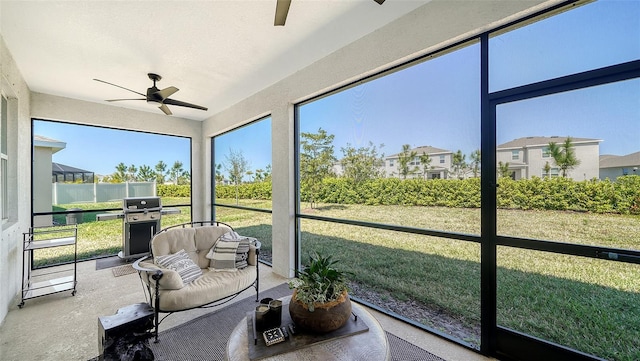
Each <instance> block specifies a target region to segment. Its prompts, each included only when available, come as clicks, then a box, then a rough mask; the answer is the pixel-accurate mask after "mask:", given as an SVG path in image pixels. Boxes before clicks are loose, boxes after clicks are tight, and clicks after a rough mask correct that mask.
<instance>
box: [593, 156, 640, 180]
mask: <svg viewBox="0 0 640 361" xmlns="http://www.w3.org/2000/svg"><path fill="white" fill-rule="evenodd" d="M633 174H636V175H640V152H635V153H631V154H627V155H612V154H603V155H601V156H600V179H602V180H605V179H607V178H609V179H611V180H616V179H617V178H618V177H621V176H624V175H633Z"/></svg>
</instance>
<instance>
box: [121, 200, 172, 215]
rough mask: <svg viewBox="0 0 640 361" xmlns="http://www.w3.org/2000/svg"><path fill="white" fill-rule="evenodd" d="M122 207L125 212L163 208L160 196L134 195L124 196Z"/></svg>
mask: <svg viewBox="0 0 640 361" xmlns="http://www.w3.org/2000/svg"><path fill="white" fill-rule="evenodd" d="M122 208H123V209H124V211H125V212H127V211H129V212H131V211H134V212H135V211H144V210H148V211H152V210H154V211H155V210H160V208H162V206H161V203H160V197H133V198H123V199H122Z"/></svg>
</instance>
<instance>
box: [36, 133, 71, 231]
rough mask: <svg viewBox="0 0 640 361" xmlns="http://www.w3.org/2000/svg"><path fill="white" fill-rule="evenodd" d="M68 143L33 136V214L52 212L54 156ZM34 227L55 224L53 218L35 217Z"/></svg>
mask: <svg viewBox="0 0 640 361" xmlns="http://www.w3.org/2000/svg"><path fill="white" fill-rule="evenodd" d="M66 146H67V143H65V142H61V141H59V140H55V139H51V138H46V137H43V136H40V135H34V136H33V212H34V213H36V212H51V209H52V204H53V202H52V200H53V196H52V194H51V175H52V171H53V170H52V166H53V162H52V161H51V159H52V158H53V154H54V153H56V152H59V151H61V150H62V149H64V148H66ZM33 223H34V224H33V225H34V226H36V227H38V226H50V225H51V224H53V218H52V216H50V215H49V216H37V217H34V220H33Z"/></svg>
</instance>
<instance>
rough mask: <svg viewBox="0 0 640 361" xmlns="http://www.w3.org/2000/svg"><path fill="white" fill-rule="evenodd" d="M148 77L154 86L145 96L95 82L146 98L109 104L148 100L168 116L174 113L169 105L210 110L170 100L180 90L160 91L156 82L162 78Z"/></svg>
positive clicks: (168, 89)
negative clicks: (156, 104) (158, 106)
mask: <svg viewBox="0 0 640 361" xmlns="http://www.w3.org/2000/svg"><path fill="white" fill-rule="evenodd" d="M147 76H149V79H151V80H153V86H152V87H151V88H147V94H146V95H145V94H143V93H140V92H137V91H135V90H131V89H128V88H125V87H123V86H120V85H116V84H113V83H109V82H106V81H104V80H100V79H93V80H95V81H99V82H101V83H105V84H109V85H113V86H115V87H118V88H121V89H124V90H128V91H130V92H133V93H136V94H139V95H141V96H143V97H144V98H134V99H109V100H107V101H108V102H118V101H121V100H146V101H147V103H151V102H153V103H158V104H160V110H162V111H163V112H164V113H165V114H166V115H171V114H173V113H171V110H169V107H168V106H167V104H168V105H177V106H180V107H187V108H193V109H200V110H204V111H206V110H208V109H207V108H205V107H203V106H200V105H195V104H191V103H186V102H182V101H179V100H175V99H169V97H170V96H171V95H173V94H174V93H175V92H177V91H178V90H179V89H178V88H176V87H174V86H170V87H168V88H164V89H162V90H160V89H158V88H157V87H156V82H157V81H160V79H162V77H161V76H160V75H158V74H154V73H148V74H147Z"/></svg>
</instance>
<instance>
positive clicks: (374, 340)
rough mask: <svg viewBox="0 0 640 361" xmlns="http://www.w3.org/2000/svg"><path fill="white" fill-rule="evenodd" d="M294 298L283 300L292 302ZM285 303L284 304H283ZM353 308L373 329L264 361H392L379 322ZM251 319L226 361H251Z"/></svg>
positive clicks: (232, 341)
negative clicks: (249, 328)
mask: <svg viewBox="0 0 640 361" xmlns="http://www.w3.org/2000/svg"><path fill="white" fill-rule="evenodd" d="M290 297H291V296H287V297H284V298H281V300H283V301H285V302H286V301H288V299H289V298H290ZM283 303H284V302H283ZM351 307H352V308H353V309H354V311H355V312H356V313H357V314H358V317H361V318H362V320H363V321H364V322H365V323H366V324H367V326H368V327H369V331H367V332H363V333H358V334H355V335H351V336H346V337H342V338H337V339H335V340H332V341H326V342H322V343H318V344H315V345H311V346H309V347H305V348H302V349H298V350H295V351H292V352H287V353H284V354H278V355H275V356H272V357H267V358H264V359H261V360H267V361H268V360H273V361H275V360H278V361H329V360H341V361H343V360H344V361H348V360H354V361H355V360H366V361H378V360H385V361H386V360H390V359H391V355H390V353H389V341H388V340H387V336H386V334H385V332H384V330H383V329H382V327H381V326H380V323H379V322H378V320H376V319H375V318H374V317H373V316H372V315H371V314H370V313H369V312H367V310H365V309H364V308H363V307H362V306H360V305H358V304H357V303H355V302H352V303H351ZM248 332H249V331H248V328H247V318H246V317H245V318H243V319H242V320H241V321H240V323H238V325H237V326H236V327H235V328H234V329H233V331H232V332H231V335H230V336H229V341H228V342H227V349H226V352H225V360H228V361H248V360H249V343H248V342H249V339H248V337H249V336H248Z"/></svg>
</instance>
